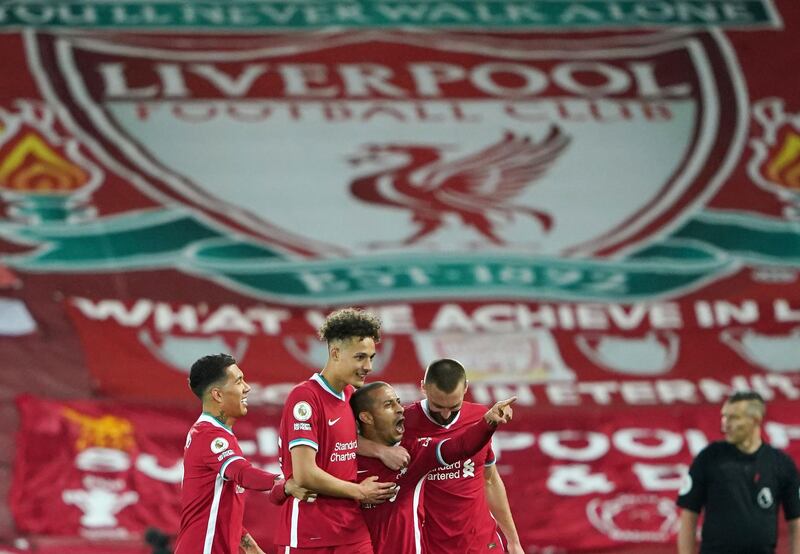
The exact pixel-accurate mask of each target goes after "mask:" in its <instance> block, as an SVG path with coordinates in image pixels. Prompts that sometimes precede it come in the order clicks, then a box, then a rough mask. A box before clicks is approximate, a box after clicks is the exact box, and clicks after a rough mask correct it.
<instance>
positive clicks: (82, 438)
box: [63, 408, 135, 450]
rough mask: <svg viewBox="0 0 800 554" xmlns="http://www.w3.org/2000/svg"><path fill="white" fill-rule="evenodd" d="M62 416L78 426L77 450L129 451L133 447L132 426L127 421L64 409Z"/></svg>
mask: <svg viewBox="0 0 800 554" xmlns="http://www.w3.org/2000/svg"><path fill="white" fill-rule="evenodd" d="M63 414H64V417H65V418H67V419H68V420H70V421H72V422H73V423H77V424H78V425H79V426H80V430H81V432H80V435H79V436H78V440H77V441H75V448H77V449H78V450H85V449H87V448H90V447H93V446H98V447H102V448H116V449H117V450H129V449H131V448H133V446H134V445H135V441H134V438H133V424H132V423H131V422H130V421H128V420H127V419H123V418H119V417H116V416H110V415H105V416H101V417H91V416H87V415H85V414H82V413H80V412H78V411H75V410H73V409H71V408H64V412H63Z"/></svg>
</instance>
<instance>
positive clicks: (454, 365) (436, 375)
mask: <svg viewBox="0 0 800 554" xmlns="http://www.w3.org/2000/svg"><path fill="white" fill-rule="evenodd" d="M466 382H467V372H466V371H464V366H463V365H461V362H459V361H457V360H453V359H451V358H441V359H439V360H434V361H433V362H431V363H430V364H429V365H428V369H426V370H425V378H424V379H423V383H425V384H426V385H436V388H438V389H439V390H440V391H442V392H444V393H447V394H449V393H451V392H453V391H454V390H456V388H457V387H458V385H460V384H461V383H466Z"/></svg>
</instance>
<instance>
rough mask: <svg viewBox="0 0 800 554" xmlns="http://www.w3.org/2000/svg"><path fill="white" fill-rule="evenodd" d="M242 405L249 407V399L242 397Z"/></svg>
mask: <svg viewBox="0 0 800 554" xmlns="http://www.w3.org/2000/svg"><path fill="white" fill-rule="evenodd" d="M242 404H244V405H245V406H247V397H246V396H244V397H242Z"/></svg>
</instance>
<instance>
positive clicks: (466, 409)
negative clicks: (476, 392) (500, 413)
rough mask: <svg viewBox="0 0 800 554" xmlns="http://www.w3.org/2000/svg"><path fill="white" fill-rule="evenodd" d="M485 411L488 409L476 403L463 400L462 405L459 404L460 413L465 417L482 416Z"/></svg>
mask: <svg viewBox="0 0 800 554" xmlns="http://www.w3.org/2000/svg"><path fill="white" fill-rule="evenodd" d="M487 409H488V408H487V407H486V406H484V405H483V404H478V403H477V402H469V401H467V400H465V401H464V403H463V404H461V411H462V412H463V413H464V414H465V415H469V416H471V417H475V416H483V414H485V413H486V410H487Z"/></svg>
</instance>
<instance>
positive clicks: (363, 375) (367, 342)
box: [339, 337, 375, 388]
mask: <svg viewBox="0 0 800 554" xmlns="http://www.w3.org/2000/svg"><path fill="white" fill-rule="evenodd" d="M374 357H375V341H374V340H372V339H371V338H369V337H366V338H363V339H351V340H349V341H344V342H343V343H342V344H341V345H339V366H340V371H339V373H340V375H342V378H343V380H344V381H345V382H346V383H347V384H349V385H353V386H354V387H356V388H360V387H361V386H362V385H363V384H364V382H365V381H366V379H367V375H369V374H370V373H372V359H373V358H374Z"/></svg>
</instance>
